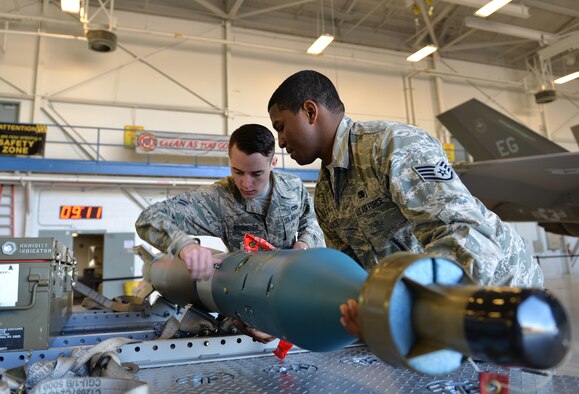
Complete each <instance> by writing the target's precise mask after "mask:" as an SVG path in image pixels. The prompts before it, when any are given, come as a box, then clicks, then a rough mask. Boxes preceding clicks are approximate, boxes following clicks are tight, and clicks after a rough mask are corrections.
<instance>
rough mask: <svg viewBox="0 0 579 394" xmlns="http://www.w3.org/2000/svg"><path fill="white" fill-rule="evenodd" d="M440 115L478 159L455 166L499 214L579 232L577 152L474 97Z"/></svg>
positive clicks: (559, 230) (554, 230) (556, 229)
mask: <svg viewBox="0 0 579 394" xmlns="http://www.w3.org/2000/svg"><path fill="white" fill-rule="evenodd" d="M437 118H438V119H439V120H440V121H441V122H442V124H443V125H444V126H445V127H446V128H447V129H448V130H449V131H450V133H451V134H452V135H453V136H454V137H455V138H456V139H457V140H458V141H459V142H460V143H461V144H462V145H463V146H464V148H465V149H466V150H467V151H468V152H469V153H470V155H471V156H472V157H473V159H474V160H475V161H474V162H465V163H457V164H454V165H453V168H454V170H455V171H456V172H457V173H458V174H459V176H460V178H461V180H462V181H463V183H464V184H465V185H466V187H467V188H468V189H469V190H470V192H471V193H472V194H473V195H474V196H475V197H477V198H478V199H479V200H481V201H482V202H483V203H484V204H485V205H486V206H487V207H488V208H489V209H491V210H492V211H494V212H495V213H496V214H497V215H499V217H501V219H503V220H505V221H513V222H527V221H528V222H531V221H532V222H538V224H539V225H540V226H541V227H543V228H544V229H545V230H546V231H549V232H552V233H556V234H562V235H571V236H575V237H577V236H579V152H568V151H567V150H565V149H564V148H562V147H561V146H559V145H557V144H555V143H554V142H552V141H550V140H548V139H546V138H544V137H542V136H541V135H539V134H537V133H536V132H534V131H532V130H531V129H529V128H528V127H526V126H523V125H522V124H520V123H518V122H516V121H514V120H513V119H511V118H509V117H507V116H505V115H503V114H502V113H500V112H498V111H496V110H494V109H493V108H491V107H489V106H487V105H485V104H483V103H481V102H480V101H478V100H476V99H472V100H469V101H467V102H465V103H463V104H461V105H459V106H457V107H455V108H453V109H451V110H449V111H446V112H444V113H442V114H440V115H438V116H437Z"/></svg>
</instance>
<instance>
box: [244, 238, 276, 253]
mask: <svg viewBox="0 0 579 394" xmlns="http://www.w3.org/2000/svg"><path fill="white" fill-rule="evenodd" d="M243 249H245V250H251V251H253V252H257V251H258V250H260V249H261V250H274V249H275V246H273V245H272V244H270V243H269V242H267V241H266V240H265V239H263V238H260V237H256V236H255V235H251V234H245V235H244V236H243Z"/></svg>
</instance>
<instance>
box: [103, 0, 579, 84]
mask: <svg viewBox="0 0 579 394" xmlns="http://www.w3.org/2000/svg"><path fill="white" fill-rule="evenodd" d="M486 2H487V1H485V0H295V1H280V0H115V3H114V4H115V8H116V9H119V10H126V11H132V12H140V13H149V14H155V15H164V16H170V17H178V18H186V19H191V20H199V21H212V22H219V21H222V20H229V21H230V22H231V25H232V26H235V27H243V28H251V29H257V30H262V31H266V32H275V33H283V34H291V35H299V36H303V37H309V38H312V39H314V38H316V37H317V36H318V35H319V34H320V33H322V26H323V28H324V30H325V32H327V33H330V34H334V35H335V36H336V41H338V42H344V43H349V44H359V45H365V46H370V47H376V48H383V49H390V50H396V51H402V52H408V53H409V54H410V53H412V52H414V51H415V50H416V49H419V48H421V47H422V46H424V45H426V44H430V43H438V45H439V48H440V54H441V56H442V57H446V58H453V59H460V60H467V61H474V62H478V63H484V64H493V65H500V66H507V67H513V68H518V69H525V68H526V60H527V59H530V58H532V57H533V56H534V55H535V54H536V52H537V51H538V50H539V49H541V48H543V47H545V46H547V45H550V44H553V43H555V42H557V41H559V40H561V39H563V38H565V37H566V36H568V35H569V34H571V33H573V32H576V34H579V1H577V0H549V1H543V0H514V1H512V2H511V4H510V5H508V6H507V7H506V8H507V9H508V11H510V12H508V13H502V12H499V13H495V14H493V15H491V16H489V17H488V18H486V20H481V19H480V18H477V17H474V15H473V14H474V12H475V11H476V10H477V9H478V8H479V6H478V5H480V4H484V3H486ZM322 18H323V21H322ZM473 19H478V21H477V20H475V21H473ZM486 22H488V24H494V25H491V26H486V24H487V23H486ZM480 23H482V24H483V26H480V25H479V24H480ZM483 29H486V30H483ZM489 30H491V31H489ZM576 42H579V38H578V39H577V40H576ZM578 55H579V51H578V50H577V49H572V48H570V49H569V50H564V51H562V52H561V53H558V54H557V55H556V56H553V58H552V59H551V60H552V65H553V72H554V74H555V75H556V76H557V74H563V73H568V72H572V71H577V70H579V59H578V57H579V56H578Z"/></svg>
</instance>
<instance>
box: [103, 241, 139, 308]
mask: <svg viewBox="0 0 579 394" xmlns="http://www.w3.org/2000/svg"><path fill="white" fill-rule="evenodd" d="M133 246H135V234H134V233H107V234H105V241H104V248H103V249H104V251H103V252H104V253H103V289H102V294H103V295H104V296H105V297H109V298H114V297H118V296H121V295H123V294H124V287H123V284H124V283H125V282H127V281H131V280H134V279H133V277H134V276H141V273H140V272H139V273H138V275H135V254H134V253H133Z"/></svg>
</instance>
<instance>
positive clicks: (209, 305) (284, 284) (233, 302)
mask: <svg viewBox="0 0 579 394" xmlns="http://www.w3.org/2000/svg"><path fill="white" fill-rule="evenodd" d="M218 257H219V258H221V259H222V264H221V266H220V267H219V268H218V269H216V270H215V271H214V273H213V276H212V278H211V279H209V280H208V281H197V282H195V281H192V280H191V279H190V275H189V272H188V271H187V268H186V266H185V263H184V262H183V261H182V260H179V259H173V258H171V257H169V256H166V255H161V256H160V257H159V258H157V259H156V260H155V261H153V262H152V263H151V264H147V265H146V268H145V270H144V275H145V279H146V280H149V281H150V282H151V283H152V284H153V286H154V287H155V288H156V289H157V290H158V291H159V292H160V293H161V294H163V295H164V297H165V298H167V299H168V300H170V301H172V302H174V303H177V304H180V305H186V304H194V305H195V306H197V307H201V308H206V309H208V310H210V311H214V312H220V313H222V314H223V315H225V316H229V317H233V318H236V319H238V320H240V321H242V322H244V323H245V324H247V325H249V326H251V327H254V328H256V329H258V330H260V331H263V332H266V333H268V334H270V335H273V336H276V337H278V338H281V339H284V340H286V341H289V342H291V343H293V344H295V345H297V346H299V347H301V348H303V349H307V350H312V351H332V350H336V349H339V348H341V347H343V346H345V345H348V344H350V343H353V342H354V341H355V340H356V339H355V338H353V337H352V336H350V335H349V334H348V333H347V332H346V331H345V330H344V328H343V327H342V325H341V324H340V311H339V305H340V304H343V303H345V302H346V301H347V300H348V299H356V300H358V303H359V315H360V327H361V330H362V333H363V336H364V340H365V341H366V343H367V344H368V346H369V348H370V350H371V351H372V352H373V353H374V354H376V355H377V356H378V357H380V358H381V359H382V360H384V361H386V362H388V363H390V364H393V365H397V366H401V367H406V368H411V369H414V370H416V371H419V372H422V373H426V374H430V375H440V374H446V373H449V372H452V371H453V370H455V369H457V368H459V367H460V366H461V365H462V363H463V362H464V360H465V357H464V356H472V357H476V358H477V359H482V360H485V361H489V362H493V363H497V364H501V365H508V366H519V367H529V368H537V369H547V368H552V367H554V366H556V365H558V364H560V363H561V362H562V361H563V359H564V358H565V355H566V354H567V353H568V351H569V348H570V344H571V331H570V324H569V321H568V318H567V314H566V312H565V310H564V308H563V307H562V305H561V303H560V302H559V301H558V300H557V299H556V298H554V297H553V296H552V295H551V294H550V293H549V292H547V291H545V290H542V289H516V288H509V287H498V288H489V287H484V288H483V287H479V286H476V285H474V284H472V281H471V280H470V279H469V276H468V275H467V274H466V273H465V271H464V269H463V268H462V267H461V266H460V265H458V264H456V263H455V262H452V261H450V260H447V259H444V258H440V257H432V256H421V255H417V254H412V253H395V254H393V255H390V256H388V257H387V258H385V259H383V260H382V261H381V262H380V264H378V265H377V266H376V267H375V268H374V269H373V270H372V271H371V272H370V273H369V274H367V273H366V271H365V270H364V269H362V268H361V267H360V266H359V265H358V264H357V263H356V262H355V261H354V260H353V259H351V258H350V257H349V256H347V255H346V254H344V253H342V252H339V251H336V250H333V249H329V248H320V249H308V250H275V251H267V252H250V253H248V252H234V253H229V254H222V255H219V256H218Z"/></svg>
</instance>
